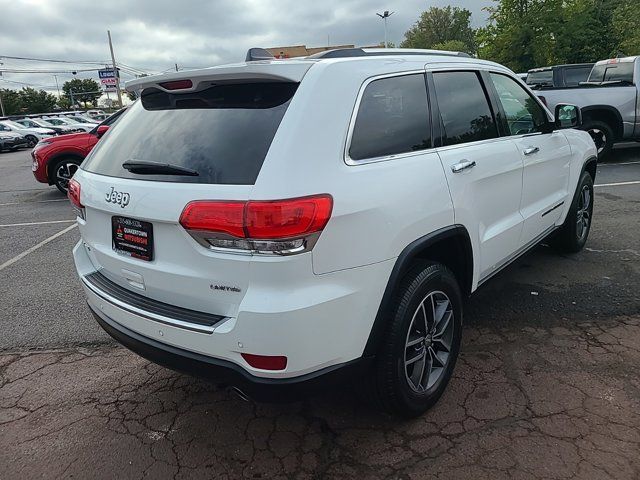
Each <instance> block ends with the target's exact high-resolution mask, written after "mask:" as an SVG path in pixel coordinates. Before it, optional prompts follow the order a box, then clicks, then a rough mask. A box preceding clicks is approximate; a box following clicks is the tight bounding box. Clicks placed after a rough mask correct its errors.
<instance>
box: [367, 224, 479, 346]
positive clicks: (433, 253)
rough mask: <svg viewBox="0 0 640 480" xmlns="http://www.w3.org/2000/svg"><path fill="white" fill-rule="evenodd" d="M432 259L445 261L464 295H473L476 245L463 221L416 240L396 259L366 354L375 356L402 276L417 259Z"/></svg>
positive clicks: (444, 263)
mask: <svg viewBox="0 0 640 480" xmlns="http://www.w3.org/2000/svg"><path fill="white" fill-rule="evenodd" d="M419 260H431V261H435V262H439V263H442V264H443V265H445V266H446V267H447V268H449V269H450V270H451V271H452V272H453V274H454V275H455V277H456V279H457V280H458V283H459V285H460V290H462V293H463V295H466V296H468V295H470V294H471V288H472V284H473V247H472V245H471V238H470V237H469V232H468V231H467V229H466V228H465V227H464V226H463V225H451V226H449V227H444V228H441V229H439V230H436V231H435V232H432V233H430V234H428V235H425V236H424V237H421V238H418V239H417V240H414V241H413V242H411V243H410V244H409V245H407V246H406V247H405V248H404V250H402V252H401V253H400V255H399V256H398V258H397V259H396V263H395V265H394V266H393V270H392V271H391V275H390V276H389V281H388V282H387V286H386V288H385V291H384V294H383V296H382V300H381V302H380V305H379V307H378V312H377V314H376V318H375V320H374V322H373V327H372V328H371V332H370V333H369V339H368V340H367V344H366V346H365V349H364V354H363V355H364V356H373V355H375V354H376V352H377V351H378V347H379V345H380V342H381V341H382V337H383V334H384V331H385V326H386V323H387V321H388V318H387V316H386V313H387V310H388V308H389V305H390V303H391V300H392V297H393V294H394V292H395V290H396V287H397V285H398V284H399V283H400V281H401V280H402V277H403V276H404V275H405V274H406V273H407V272H408V271H409V270H410V269H411V267H412V266H413V265H414V264H415V262H416V261H419Z"/></svg>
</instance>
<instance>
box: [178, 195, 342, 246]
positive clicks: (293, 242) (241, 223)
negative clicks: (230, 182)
mask: <svg viewBox="0 0 640 480" xmlns="http://www.w3.org/2000/svg"><path fill="white" fill-rule="evenodd" d="M332 208H333V199H332V198H331V195H326V194H325V195H314V196H311V197H302V198H292V199H287V200H269V201H253V200H251V201H247V202H236V201H224V200H220V201H217V200H215V201H210V200H202V201H194V202H191V203H189V204H187V206H186V207H185V208H184V210H183V211H182V215H181V216H180V224H181V225H182V226H183V227H184V228H185V229H186V230H187V231H188V232H189V233H190V234H191V235H192V236H193V237H194V238H195V239H196V240H198V241H199V242H200V243H201V244H203V245H205V246H208V247H212V248H223V249H234V250H241V251H252V252H255V253H272V254H281V255H285V254H291V253H299V252H301V251H306V250H309V249H310V248H311V247H313V244H314V243H315V241H316V240H317V239H318V236H319V235H320V232H321V231H322V229H324V227H325V225H326V224H327V222H328V221H329V218H330V217H331V210H332Z"/></svg>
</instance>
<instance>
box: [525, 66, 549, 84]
mask: <svg viewBox="0 0 640 480" xmlns="http://www.w3.org/2000/svg"><path fill="white" fill-rule="evenodd" d="M527 85H539V86H543V87H553V71H552V70H543V71H542V72H529V74H528V75H527Z"/></svg>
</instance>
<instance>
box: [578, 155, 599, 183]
mask: <svg viewBox="0 0 640 480" xmlns="http://www.w3.org/2000/svg"><path fill="white" fill-rule="evenodd" d="M597 170H598V157H589V158H587V161H586V162H584V165H583V166H582V172H589V175H591V178H592V179H593V181H594V182H595V181H596V172H597ZM582 172H580V175H581V176H582Z"/></svg>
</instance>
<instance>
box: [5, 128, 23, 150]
mask: <svg viewBox="0 0 640 480" xmlns="http://www.w3.org/2000/svg"><path fill="white" fill-rule="evenodd" d="M28 146H29V141H28V140H27V138H26V137H25V136H24V135H20V134H19V133H16V132H12V131H11V130H10V129H8V128H7V127H5V126H4V125H0V152H2V151H4V150H17V149H19V148H27V147H28Z"/></svg>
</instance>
